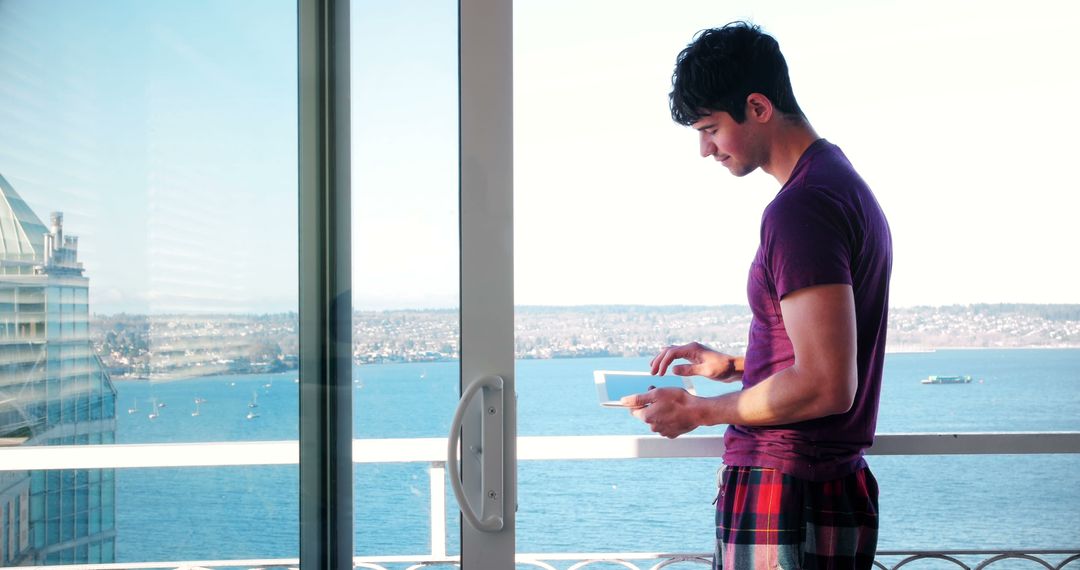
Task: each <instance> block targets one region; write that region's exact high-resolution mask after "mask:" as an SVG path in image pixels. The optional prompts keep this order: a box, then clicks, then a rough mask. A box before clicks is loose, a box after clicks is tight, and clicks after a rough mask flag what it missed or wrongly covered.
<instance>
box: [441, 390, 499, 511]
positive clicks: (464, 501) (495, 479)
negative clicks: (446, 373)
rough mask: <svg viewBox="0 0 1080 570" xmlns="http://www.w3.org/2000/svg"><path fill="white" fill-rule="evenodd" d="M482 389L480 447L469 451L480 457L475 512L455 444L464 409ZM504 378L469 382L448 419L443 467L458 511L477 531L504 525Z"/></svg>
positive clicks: (459, 437)
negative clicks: (479, 496)
mask: <svg viewBox="0 0 1080 570" xmlns="http://www.w3.org/2000/svg"><path fill="white" fill-rule="evenodd" d="M481 389H483V391H484V406H483V412H482V414H483V415H482V417H481V419H480V433H481V438H480V447H479V448H476V447H472V448H470V449H469V450H468V453H472V454H474V455H476V456H477V457H478V458H479V460H480V465H481V468H480V489H481V491H482V492H483V502H482V503H481V508H480V514H479V515H477V513H476V510H474V509H473V506H472V504H471V503H469V498H468V497H467V496H465V489H464V487H463V486H462V484H461V473H460V472H459V470H458V447H459V446H460V441H461V422H462V419H463V418H464V416H465V410H466V408H468V407H469V403H470V402H472V399H473V397H474V396H476V393H477V392H479V391H480V390H481ZM504 405H505V401H504V391H503V379H502V377H501V376H485V377H483V378H481V379H480V380H477V381H476V382H473V383H472V384H469V386H468V387H467V388H465V391H464V392H462V394H461V401H460V402H458V407H457V410H455V411H454V419H453V421H451V422H450V437H449V438H448V439H447V446H446V469H447V470H448V473H449V475H450V487H451V488H452V489H453V490H454V496H455V497H457V502H458V506H459V507H460V508H461V514H462V516H464V517H465V520H466V521H468V523H469V524H470V525H472V527H473V528H475V529H476V530H480V531H484V532H498V531H500V530H502V528H503V524H504V523H503V514H504V512H505V511H504V510H503V495H504V489H503V486H504V484H505V477H504V476H503V412H504Z"/></svg>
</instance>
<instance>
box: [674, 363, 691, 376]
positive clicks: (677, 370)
mask: <svg viewBox="0 0 1080 570" xmlns="http://www.w3.org/2000/svg"><path fill="white" fill-rule="evenodd" d="M696 368H697V365H695V364H676V365H675V366H672V367H671V373H672V374H674V375H676V376H696V375H697V370H695V369H696Z"/></svg>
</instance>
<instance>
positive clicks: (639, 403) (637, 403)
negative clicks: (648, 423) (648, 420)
mask: <svg viewBox="0 0 1080 570" xmlns="http://www.w3.org/2000/svg"><path fill="white" fill-rule="evenodd" d="M655 401H656V395H655V392H653V391H652V390H651V389H650V391H648V392H645V393H644V394H631V395H629V396H623V397H622V398H619V403H620V404H622V405H624V406H626V407H628V408H644V407H645V406H648V405H649V404H651V403H653V402H655Z"/></svg>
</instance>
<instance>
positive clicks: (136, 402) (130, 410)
mask: <svg viewBox="0 0 1080 570" xmlns="http://www.w3.org/2000/svg"><path fill="white" fill-rule="evenodd" d="M138 411H139V399H138V398H136V399H134V400H132V402H131V407H130V408H128V413H129V414H134V413H135V412H138Z"/></svg>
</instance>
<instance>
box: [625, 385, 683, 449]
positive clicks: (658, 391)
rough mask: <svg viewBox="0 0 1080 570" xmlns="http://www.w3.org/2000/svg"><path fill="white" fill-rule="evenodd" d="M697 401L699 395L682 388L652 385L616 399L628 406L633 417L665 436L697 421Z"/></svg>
mask: <svg viewBox="0 0 1080 570" xmlns="http://www.w3.org/2000/svg"><path fill="white" fill-rule="evenodd" d="M698 401H699V398H697V397H696V396H692V395H690V393H689V392H687V391H686V390H683V389H682V388H653V389H651V390H649V391H648V392H645V393H644V394H634V395H633V396H626V397H624V398H622V399H621V400H620V402H622V404H623V405H625V406H628V407H630V408H631V409H630V413H631V414H632V415H633V416H634V417H636V418H637V419H639V420H641V421H643V422H645V423H647V424H649V428H650V429H652V430H653V431H654V432H656V433H658V434H660V435H662V436H664V437H667V438H675V437H678V436H680V435H682V434H684V433H686V432H689V431H693V430H694V429H696V428H697V427H698V426H700V425H701V424H700V423H699V422H698V419H697V418H698V416H699V414H698V413H697V412H698V410H697V408H696V404H697V403H698Z"/></svg>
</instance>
